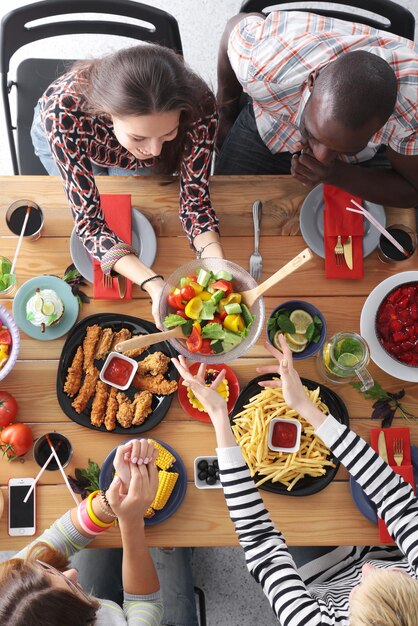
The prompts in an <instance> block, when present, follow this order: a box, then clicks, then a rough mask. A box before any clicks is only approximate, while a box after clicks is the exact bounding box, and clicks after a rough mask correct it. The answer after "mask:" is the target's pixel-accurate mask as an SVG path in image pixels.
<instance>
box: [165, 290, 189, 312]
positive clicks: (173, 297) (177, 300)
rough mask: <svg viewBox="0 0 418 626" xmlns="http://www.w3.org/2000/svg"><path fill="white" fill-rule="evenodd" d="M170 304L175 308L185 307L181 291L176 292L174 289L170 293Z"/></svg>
mask: <svg viewBox="0 0 418 626" xmlns="http://www.w3.org/2000/svg"><path fill="white" fill-rule="evenodd" d="M168 304H169V305H170V306H171V307H172V308H173V309H184V307H185V306H186V305H185V304H183V302H182V301H181V293H174V291H172V292H171V293H169V294H168Z"/></svg>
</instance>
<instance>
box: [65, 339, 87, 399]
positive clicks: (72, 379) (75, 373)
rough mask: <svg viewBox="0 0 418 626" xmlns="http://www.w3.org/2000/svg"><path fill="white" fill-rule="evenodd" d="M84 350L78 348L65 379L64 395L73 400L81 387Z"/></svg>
mask: <svg viewBox="0 0 418 626" xmlns="http://www.w3.org/2000/svg"><path fill="white" fill-rule="evenodd" d="M83 359H84V355H83V348H82V347H81V346H78V348H77V352H76V353H75V355H74V358H73V361H72V363H71V365H70V367H69V368H68V371H67V378H66V379H65V385H64V393H66V394H67V396H70V398H73V397H74V396H75V394H76V393H77V392H78V390H79V389H80V387H81V377H82V375H83Z"/></svg>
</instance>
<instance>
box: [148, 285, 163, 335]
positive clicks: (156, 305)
mask: <svg viewBox="0 0 418 626" xmlns="http://www.w3.org/2000/svg"><path fill="white" fill-rule="evenodd" d="M163 287H164V281H163V280H161V279H160V278H159V279H154V280H150V281H148V282H147V283H146V284H145V285H144V289H145V290H146V291H148V293H149V295H150V296H151V302H152V316H153V318H154V322H155V325H156V326H157V328H159V329H160V330H164V329H163V327H162V325H161V322H160V313H159V310H160V300H161V294H162V291H163Z"/></svg>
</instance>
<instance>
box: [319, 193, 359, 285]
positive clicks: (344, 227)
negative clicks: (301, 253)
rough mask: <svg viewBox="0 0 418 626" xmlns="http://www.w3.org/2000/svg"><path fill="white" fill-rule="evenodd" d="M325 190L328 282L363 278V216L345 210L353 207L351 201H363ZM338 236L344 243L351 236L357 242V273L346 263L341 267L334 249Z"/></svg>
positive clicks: (351, 195)
mask: <svg viewBox="0 0 418 626" xmlns="http://www.w3.org/2000/svg"><path fill="white" fill-rule="evenodd" d="M323 188H324V249H325V276H326V278H363V274H364V272H363V216H362V215H359V214H358V213H350V211H346V210H345V207H347V206H352V205H351V203H350V200H351V198H353V199H354V200H356V201H357V202H358V203H359V204H361V203H362V200H361V198H357V197H356V196H353V194H351V193H348V192H347V191H344V190H343V189H339V188H338V187H334V186H333V185H323ZM338 235H341V241H342V243H344V242H345V241H346V239H347V236H348V235H351V236H352V242H353V269H352V270H350V269H349V268H348V267H347V264H346V262H345V261H344V263H342V264H341V265H337V263H336V260H335V254H334V248H335V245H336V243H337V238H338Z"/></svg>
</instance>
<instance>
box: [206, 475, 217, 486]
mask: <svg viewBox="0 0 418 626" xmlns="http://www.w3.org/2000/svg"><path fill="white" fill-rule="evenodd" d="M206 482H207V484H208V485H214V484H215V483H216V478H215V476H210V475H209V476H208V477H207V479H206Z"/></svg>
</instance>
